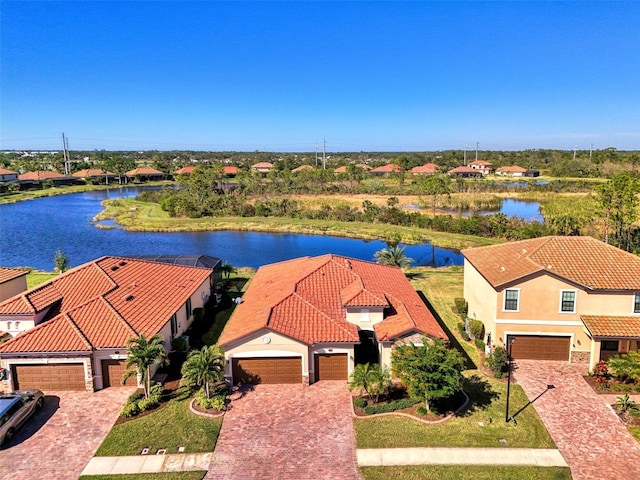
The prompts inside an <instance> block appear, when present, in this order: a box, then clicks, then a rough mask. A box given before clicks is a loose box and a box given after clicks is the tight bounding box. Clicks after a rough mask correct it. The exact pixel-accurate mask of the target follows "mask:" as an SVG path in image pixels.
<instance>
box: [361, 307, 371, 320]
mask: <svg viewBox="0 0 640 480" xmlns="http://www.w3.org/2000/svg"><path fill="white" fill-rule="evenodd" d="M360 321H361V322H368V321H369V310H367V309H366V308H363V309H362V310H360Z"/></svg>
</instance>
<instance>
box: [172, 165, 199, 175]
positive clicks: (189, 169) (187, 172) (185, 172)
mask: <svg viewBox="0 0 640 480" xmlns="http://www.w3.org/2000/svg"><path fill="white" fill-rule="evenodd" d="M195 169H196V167H195V166H194V165H188V166H186V167H182V168H179V169H178V170H176V171H175V172H173V174H174V175H191V173H193V171H194V170H195Z"/></svg>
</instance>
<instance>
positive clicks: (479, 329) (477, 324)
mask: <svg viewBox="0 0 640 480" xmlns="http://www.w3.org/2000/svg"><path fill="white" fill-rule="evenodd" d="M469 332H471V335H473V337H474V338H480V339H482V338H483V337H484V324H483V323H482V322H481V321H480V320H474V319H472V318H470V319H469Z"/></svg>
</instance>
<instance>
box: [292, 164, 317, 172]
mask: <svg viewBox="0 0 640 480" xmlns="http://www.w3.org/2000/svg"><path fill="white" fill-rule="evenodd" d="M303 170H313V167H312V166H311V165H300V166H299V167H296V168H294V169H293V170H291V173H298V172H302V171H303Z"/></svg>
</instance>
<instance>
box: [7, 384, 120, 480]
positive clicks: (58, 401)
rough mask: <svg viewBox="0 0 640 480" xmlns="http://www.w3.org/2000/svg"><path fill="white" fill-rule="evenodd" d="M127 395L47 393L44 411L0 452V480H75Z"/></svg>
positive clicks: (114, 392)
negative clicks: (33, 479)
mask: <svg viewBox="0 0 640 480" xmlns="http://www.w3.org/2000/svg"><path fill="white" fill-rule="evenodd" d="M132 391H133V388H132V387H131V388H129V387H124V388H106V389H104V390H101V391H99V392H96V393H90V392H46V397H45V404H44V407H43V408H42V409H41V410H40V411H38V412H36V413H35V414H34V415H33V416H32V417H31V418H30V419H29V420H28V421H27V422H26V423H25V424H24V425H23V426H22V427H21V428H20V430H18V432H17V433H16V436H15V437H14V438H13V439H12V440H11V442H10V443H8V444H5V445H3V449H2V450H0V479H2V480H16V479H32V478H35V479H38V480H66V479H69V480H71V479H73V480H76V479H77V478H78V476H79V475H80V473H81V472H82V470H83V469H84V466H85V465H86V464H87V462H89V460H90V459H91V457H92V456H93V454H94V453H95V451H96V450H97V449H98V447H99V446H100V444H101V443H102V440H103V439H104V437H105V436H106V434H107V433H108V432H109V430H110V429H111V426H112V425H113V422H115V420H116V418H117V416H118V413H119V411H120V408H121V407H122V404H123V402H124V401H125V400H126V398H127V396H128V395H129V394H130V393H131V392H132Z"/></svg>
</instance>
